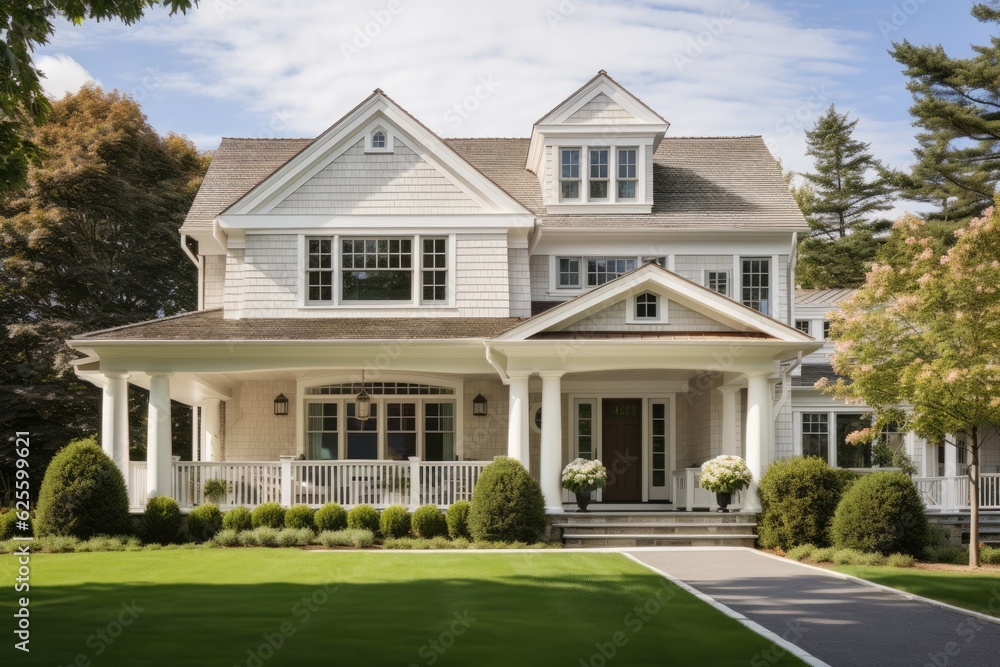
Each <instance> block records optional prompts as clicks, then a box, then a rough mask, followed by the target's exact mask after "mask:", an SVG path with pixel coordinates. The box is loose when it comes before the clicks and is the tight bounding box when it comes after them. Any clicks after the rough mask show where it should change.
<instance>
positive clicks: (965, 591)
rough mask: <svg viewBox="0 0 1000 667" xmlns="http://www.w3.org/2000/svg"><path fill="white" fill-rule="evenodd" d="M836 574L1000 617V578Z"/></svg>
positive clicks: (893, 571)
mask: <svg viewBox="0 0 1000 667" xmlns="http://www.w3.org/2000/svg"><path fill="white" fill-rule="evenodd" d="M833 569H834V570H836V571H837V572H843V573H844V574H850V575H852V576H855V577H860V578H862V579H867V580H868V581H873V582H875V583H876V584H882V585H883V586H890V587H892V588H897V589H899V590H901V591H906V592H907V593H914V594H916V595H921V596H923V597H926V598H931V599H932V600H938V601H940V602H947V603H948V604H951V605H955V606H956V607H962V608H964V609H971V610H972V611H978V612H982V613H984V614H990V615H992V616H996V617H998V618H1000V575H997V574H986V573H981V574H972V573H967V572H951V571H947V570H913V569H905V570H902V569H899V568H894V567H863V566H857V565H841V566H837V567H834V568H833Z"/></svg>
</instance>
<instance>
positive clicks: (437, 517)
mask: <svg viewBox="0 0 1000 667" xmlns="http://www.w3.org/2000/svg"><path fill="white" fill-rule="evenodd" d="M411 523H412V525H413V534H414V535H416V536H417V537H422V538H424V539H425V540H429V539H431V538H432V537H441V536H444V535H447V534H448V522H447V521H446V520H445V518H444V514H442V513H441V510H439V509H438V508H437V505H421V506H420V507H418V508H417V509H416V511H415V512H414V513H413V519H412V521H411Z"/></svg>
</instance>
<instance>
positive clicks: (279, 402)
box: [274, 394, 288, 417]
mask: <svg viewBox="0 0 1000 667" xmlns="http://www.w3.org/2000/svg"><path fill="white" fill-rule="evenodd" d="M274 414H276V415H278V416H279V417H287V416H288V399H287V398H285V395H284V394H278V397H277V398H276V399H274Z"/></svg>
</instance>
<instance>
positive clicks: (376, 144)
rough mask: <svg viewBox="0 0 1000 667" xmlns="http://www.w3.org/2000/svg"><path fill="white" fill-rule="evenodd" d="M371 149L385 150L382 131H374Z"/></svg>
mask: <svg viewBox="0 0 1000 667" xmlns="http://www.w3.org/2000/svg"><path fill="white" fill-rule="evenodd" d="M372 148H380V149H384V148H385V132H383V131H382V130H376V131H375V134H373V135H372Z"/></svg>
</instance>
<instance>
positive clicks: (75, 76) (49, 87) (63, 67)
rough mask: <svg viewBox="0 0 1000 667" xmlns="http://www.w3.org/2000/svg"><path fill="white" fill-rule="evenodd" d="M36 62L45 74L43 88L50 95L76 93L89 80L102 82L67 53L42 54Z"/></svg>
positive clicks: (57, 95)
mask: <svg viewBox="0 0 1000 667" xmlns="http://www.w3.org/2000/svg"><path fill="white" fill-rule="evenodd" d="M35 64H36V66H37V67H38V69H39V70H41V71H42V73H43V74H44V78H43V79H42V88H43V90H45V94H46V95H48V96H49V97H54V98H56V99H59V98H61V97H63V96H64V95H66V93H75V92H76V91H78V90H80V87H81V86H82V85H83V84H85V83H87V82H88V81H93V82H95V83H97V85H100V84H101V82H100V81H98V80H97V79H95V78H94V76H93V75H92V74H91V73H90V72H88V71H87V70H86V68H85V67H84V66H83V65H81V64H80V63H78V62H76V61H75V60H73V58H71V57H70V56H68V55H66V54H65V53H56V54H54V55H51V56H49V55H45V56H41V57H39V58H38V60H37V61H36V62H35Z"/></svg>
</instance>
